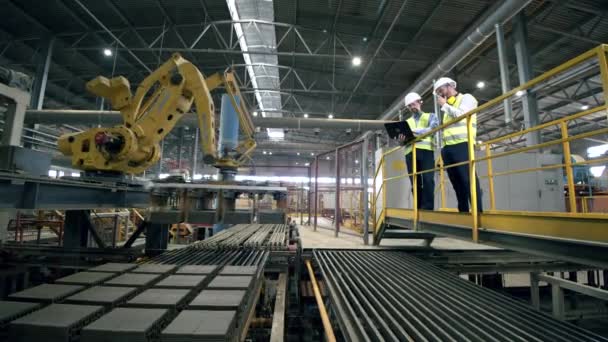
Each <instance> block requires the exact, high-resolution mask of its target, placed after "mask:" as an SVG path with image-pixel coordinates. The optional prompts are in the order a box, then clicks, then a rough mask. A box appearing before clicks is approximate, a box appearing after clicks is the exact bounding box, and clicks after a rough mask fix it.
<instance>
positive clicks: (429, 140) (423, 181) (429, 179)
mask: <svg viewBox="0 0 608 342" xmlns="http://www.w3.org/2000/svg"><path fill="white" fill-rule="evenodd" d="M405 106H406V107H407V109H408V110H409V111H410V112H411V113H412V116H410V118H409V119H407V120H406V121H407V123H408V125H410V128H411V129H412V132H413V133H414V135H415V136H419V135H422V134H425V133H427V132H429V131H430V130H432V129H433V128H435V127H437V126H438V125H439V120H438V119H437V115H436V114H435V113H425V112H423V111H422V98H421V97H420V95H418V94H417V93H409V94H407V95H406V96H405ZM399 139H400V140H401V142H404V141H405V136H403V135H401V136H399ZM405 163H406V164H407V170H408V173H412V172H413V171H414V168H413V160H412V145H411V144H408V145H407V146H405ZM434 166H435V156H434V154H433V135H430V136H428V137H425V138H424V139H422V140H419V141H417V142H416V172H421V171H425V170H430V169H432V168H433V167H434ZM410 182H411V184H412V192H413V191H414V188H413V186H414V177H413V176H410ZM416 188H417V191H416V192H417V196H416V197H417V199H418V209H424V210H433V208H434V204H435V196H434V195H435V173H434V172H426V173H423V174H421V175H418V178H417V179H416Z"/></svg>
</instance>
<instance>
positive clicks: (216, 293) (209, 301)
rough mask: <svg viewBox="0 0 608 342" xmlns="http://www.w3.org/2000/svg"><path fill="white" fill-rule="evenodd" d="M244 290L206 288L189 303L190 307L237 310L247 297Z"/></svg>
mask: <svg viewBox="0 0 608 342" xmlns="http://www.w3.org/2000/svg"><path fill="white" fill-rule="evenodd" d="M246 293H247V291H244V290H204V291H202V292H201V293H199V294H198V296H196V297H195V298H194V300H192V302H190V304H188V308H189V309H201V310H237V309H238V308H239V307H240V306H241V304H242V303H243V301H244V299H245V294H246Z"/></svg>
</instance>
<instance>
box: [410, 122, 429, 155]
mask: <svg viewBox="0 0 608 342" xmlns="http://www.w3.org/2000/svg"><path fill="white" fill-rule="evenodd" d="M406 121H407V124H408V125H410V128H411V129H412V130H414V129H415V128H428V127H429V122H430V121H431V114H429V113H422V114H420V119H418V124H416V120H414V116H413V115H412V116H411V117H410V118H409V119H407V120H406ZM416 149H417V150H428V151H432V150H433V135H430V136H428V137H426V138H424V139H422V140H420V141H416ZM410 152H412V144H408V145H407V146H406V147H405V154H410Z"/></svg>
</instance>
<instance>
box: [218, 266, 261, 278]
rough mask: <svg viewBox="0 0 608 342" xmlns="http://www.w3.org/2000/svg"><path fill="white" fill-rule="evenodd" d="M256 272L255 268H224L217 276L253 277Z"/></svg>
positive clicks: (256, 268)
mask: <svg viewBox="0 0 608 342" xmlns="http://www.w3.org/2000/svg"><path fill="white" fill-rule="evenodd" d="M257 272H258V267H257V266H224V268H222V270H221V271H220V273H219V275H239V276H241V275H254V274H256V273H257Z"/></svg>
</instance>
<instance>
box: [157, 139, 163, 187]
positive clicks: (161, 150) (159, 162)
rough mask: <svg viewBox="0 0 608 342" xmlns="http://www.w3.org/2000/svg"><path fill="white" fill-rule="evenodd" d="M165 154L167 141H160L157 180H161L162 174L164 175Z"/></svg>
mask: <svg viewBox="0 0 608 342" xmlns="http://www.w3.org/2000/svg"><path fill="white" fill-rule="evenodd" d="M164 154H165V139H163V140H161V141H160V159H159V160H158V173H157V174H156V178H160V174H161V173H163V157H164Z"/></svg>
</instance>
